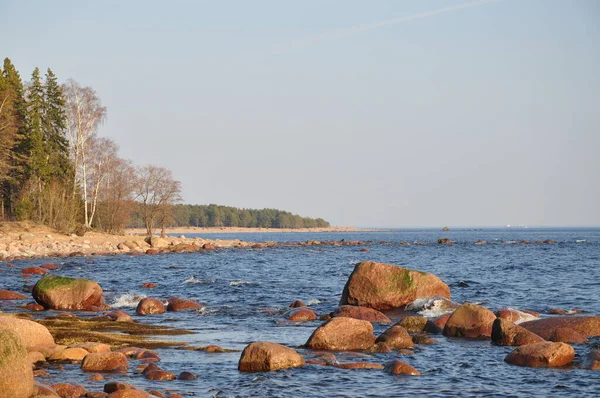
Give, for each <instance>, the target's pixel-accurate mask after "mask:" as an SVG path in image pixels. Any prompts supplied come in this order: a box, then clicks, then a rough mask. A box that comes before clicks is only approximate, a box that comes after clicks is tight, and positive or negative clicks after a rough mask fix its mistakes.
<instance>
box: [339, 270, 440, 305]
mask: <svg viewBox="0 0 600 398" xmlns="http://www.w3.org/2000/svg"><path fill="white" fill-rule="evenodd" d="M432 296H440V297H445V298H450V288H449V287H448V285H446V284H445V283H444V282H442V280H441V279H440V278H438V277H437V276H435V275H433V274H428V273H426V272H419V271H414V270H411V269H408V268H403V267H399V266H397V265H392V264H382V263H376V262H374V261H363V262H361V263H359V264H357V265H356V267H355V268H354V271H353V272H352V274H351V275H350V277H349V278H348V281H347V282H346V286H344V291H343V293H342V298H341V300H340V305H347V304H348V305H359V306H363V307H370V308H374V309H376V310H380V311H381V310H388V309H393V308H399V307H403V306H405V305H407V304H409V303H412V302H413V301H415V300H416V299H418V298H426V297H432Z"/></svg>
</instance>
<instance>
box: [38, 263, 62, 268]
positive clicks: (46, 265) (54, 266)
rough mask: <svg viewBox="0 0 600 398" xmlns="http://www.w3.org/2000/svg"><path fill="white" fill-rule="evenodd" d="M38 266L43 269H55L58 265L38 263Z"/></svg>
mask: <svg viewBox="0 0 600 398" xmlns="http://www.w3.org/2000/svg"><path fill="white" fill-rule="evenodd" d="M40 268H43V269H56V268H58V265H56V264H42V265H40Z"/></svg>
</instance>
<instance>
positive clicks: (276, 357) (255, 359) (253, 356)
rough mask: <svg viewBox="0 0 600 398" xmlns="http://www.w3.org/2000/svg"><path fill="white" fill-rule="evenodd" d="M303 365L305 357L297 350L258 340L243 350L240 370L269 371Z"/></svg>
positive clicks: (239, 364)
mask: <svg viewBox="0 0 600 398" xmlns="http://www.w3.org/2000/svg"><path fill="white" fill-rule="evenodd" d="M301 366H304V358H302V356H301V355H300V354H298V353H297V352H296V350H294V349H292V348H289V347H286V346H284V345H281V344H277V343H272V342H266V341H264V342H263V341H257V342H254V343H250V344H249V345H247V346H246V348H244V351H242V355H241V357H240V361H239V363H238V370H239V371H240V372H268V371H272V370H278V369H286V368H298V367H301Z"/></svg>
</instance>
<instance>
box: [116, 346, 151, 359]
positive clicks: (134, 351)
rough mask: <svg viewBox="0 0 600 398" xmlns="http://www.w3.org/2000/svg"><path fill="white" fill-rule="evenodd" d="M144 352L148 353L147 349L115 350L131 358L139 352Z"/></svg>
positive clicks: (124, 348) (125, 348)
mask: <svg viewBox="0 0 600 398" xmlns="http://www.w3.org/2000/svg"><path fill="white" fill-rule="evenodd" d="M143 351H146V349H145V348H139V347H123V348H119V349H118V350H115V352H120V353H122V354H123V355H125V356H126V357H129V358H131V357H133V356H135V355H137V353H138V352H143Z"/></svg>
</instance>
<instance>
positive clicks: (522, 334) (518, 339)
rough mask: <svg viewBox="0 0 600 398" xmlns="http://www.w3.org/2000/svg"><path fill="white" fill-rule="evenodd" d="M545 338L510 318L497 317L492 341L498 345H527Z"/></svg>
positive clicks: (493, 327) (493, 326)
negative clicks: (516, 323)
mask: <svg viewBox="0 0 600 398" xmlns="http://www.w3.org/2000/svg"><path fill="white" fill-rule="evenodd" d="M542 341H544V339H543V338H541V337H540V336H538V335H537V334H535V333H532V332H530V331H529V330H527V329H525V328H522V327H521V326H519V325H515V324H514V323H512V322H511V321H509V320H506V319H501V318H496V320H495V321H494V323H493V325H492V343H493V344H496V345H517V346H521V345H525V344H532V343H539V342H542Z"/></svg>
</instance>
